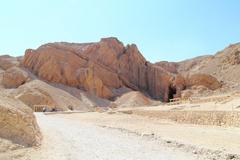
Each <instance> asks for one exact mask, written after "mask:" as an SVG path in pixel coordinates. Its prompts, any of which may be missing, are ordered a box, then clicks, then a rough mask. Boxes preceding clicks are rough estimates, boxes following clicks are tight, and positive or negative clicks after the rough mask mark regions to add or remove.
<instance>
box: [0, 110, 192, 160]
mask: <svg viewBox="0 0 240 160" xmlns="http://www.w3.org/2000/svg"><path fill="white" fill-rule="evenodd" d="M70 116H71V115H70ZM37 120H38V123H39V125H40V128H41V130H42V133H43V136H44V139H43V144H42V146H41V147H40V148H38V149H23V150H21V152H20V151H17V152H16V153H14V152H13V153H11V154H5V157H4V155H2V158H4V160H8V159H20V160H43V159H44V160H124V159H126V160H146V159H148V160H176V159H178V160H186V159H188V160H194V159H196V156H195V155H193V154H189V153H185V152H182V151H180V150H173V149H172V148H167V147H165V146H163V145H161V144H160V143H158V141H156V140H154V139H153V138H148V137H141V136H137V135H136V134H133V133H129V132H121V131H119V130H113V129H108V128H103V127H98V126H96V125H92V124H90V123H83V122H81V121H75V120H73V119H67V118H65V117H64V116H63V115H58V116H54V115H47V116H46V115H43V114H37Z"/></svg>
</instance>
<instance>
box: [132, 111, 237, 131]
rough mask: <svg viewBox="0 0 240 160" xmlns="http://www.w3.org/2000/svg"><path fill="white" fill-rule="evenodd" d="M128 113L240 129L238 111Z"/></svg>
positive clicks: (178, 121)
mask: <svg viewBox="0 0 240 160" xmlns="http://www.w3.org/2000/svg"><path fill="white" fill-rule="evenodd" d="M128 112H131V113H132V114H135V115H140V116H148V117H154V118H159V119H167V120H172V121H175V122H177V123H186V124H198V125H216V126H233V127H240V112H237V111H233V112H231V111H150V110H131V111H128ZM128 114H129V113H128Z"/></svg>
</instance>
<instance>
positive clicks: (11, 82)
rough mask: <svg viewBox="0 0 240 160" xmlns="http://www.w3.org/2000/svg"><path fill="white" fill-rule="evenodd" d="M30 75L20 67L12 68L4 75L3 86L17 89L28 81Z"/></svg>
mask: <svg viewBox="0 0 240 160" xmlns="http://www.w3.org/2000/svg"><path fill="white" fill-rule="evenodd" d="M28 78H29V77H28V73H27V72H25V71H24V70H22V69H20V68H18V67H11V68H9V69H7V70H6V71H5V72H4V73H3V77H2V84H3V85H4V87H6V88H17V87H19V86H20V85H22V84H24V83H25V82H27V80H28Z"/></svg>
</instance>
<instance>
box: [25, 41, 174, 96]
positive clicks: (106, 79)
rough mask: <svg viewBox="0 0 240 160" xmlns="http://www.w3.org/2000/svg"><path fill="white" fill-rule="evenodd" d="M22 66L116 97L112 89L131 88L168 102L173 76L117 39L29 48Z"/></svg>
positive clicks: (73, 84) (53, 79) (54, 80)
mask: <svg viewBox="0 0 240 160" xmlns="http://www.w3.org/2000/svg"><path fill="white" fill-rule="evenodd" d="M23 65H24V66H25V67H26V68H28V69H29V70H31V71H32V72H33V73H34V74H36V75H37V76H38V77H40V78H42V79H44V80H47V81H49V82H55V83H61V84H65V85H69V86H73V87H77V88H80V89H84V90H86V91H88V92H90V93H94V94H95V95H97V96H99V97H102V98H107V99H111V98H114V97H115V96H116V95H114V92H113V89H118V88H121V87H128V88H131V89H133V90H139V91H143V92H147V93H148V94H149V95H150V96H152V97H153V98H157V99H162V100H168V94H167V93H166V92H167V91H168V88H169V85H170V84H169V83H170V81H169V80H170V78H171V76H170V75H169V74H168V72H167V71H165V70H163V69H162V68H161V67H158V66H155V65H153V64H151V63H149V62H147V61H146V60H145V58H144V57H143V56H142V55H141V53H140V52H139V50H138V48H137V46H136V45H134V44H133V45H127V46H126V47H125V46H124V45H123V44H122V43H121V42H120V41H118V40H117V39H116V38H104V39H102V40H101V41H100V42H98V43H85V44H75V43H50V44H46V45H43V46H41V47H39V48H38V49H36V50H32V49H28V50H27V51H26V54H25V56H24V59H23Z"/></svg>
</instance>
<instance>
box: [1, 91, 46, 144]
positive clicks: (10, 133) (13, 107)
mask: <svg viewBox="0 0 240 160" xmlns="http://www.w3.org/2000/svg"><path fill="white" fill-rule="evenodd" d="M0 128H1V129H0V137H2V138H6V139H9V140H11V141H13V142H14V143H18V144H21V145H25V146H35V145H39V144H40V142H41V138H42V137H41V134H40V131H39V127H38V125H37V122H36V119H35V116H34V115H33V112H32V110H31V109H30V108H29V107H27V106H25V105H24V104H23V103H21V102H20V101H18V100H16V99H11V98H8V97H6V96H4V95H2V94H0Z"/></svg>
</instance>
